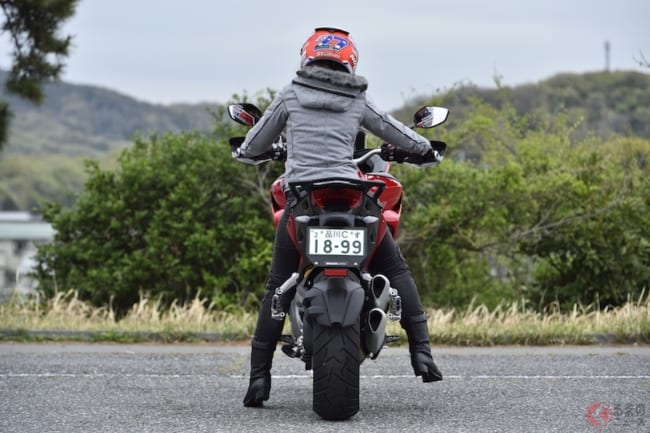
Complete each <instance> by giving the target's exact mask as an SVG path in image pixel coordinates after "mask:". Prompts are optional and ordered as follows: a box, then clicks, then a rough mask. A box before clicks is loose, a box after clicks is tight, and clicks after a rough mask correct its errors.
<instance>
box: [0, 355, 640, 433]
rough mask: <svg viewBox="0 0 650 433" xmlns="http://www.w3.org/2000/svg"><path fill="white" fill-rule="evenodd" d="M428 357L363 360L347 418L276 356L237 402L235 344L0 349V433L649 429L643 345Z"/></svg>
mask: <svg viewBox="0 0 650 433" xmlns="http://www.w3.org/2000/svg"><path fill="white" fill-rule="evenodd" d="M435 352H436V359H437V361H438V363H439V366H440V368H441V370H442V371H443V374H444V375H445V380H444V381H443V382H439V383H433V384H423V383H421V382H420V381H418V380H416V379H415V378H414V377H413V376H412V373H411V371H410V365H409V361H408V353H407V351H406V350H405V349H403V348H387V349H385V350H384V351H383V352H382V354H381V356H380V357H379V358H378V359H377V360H376V361H370V360H367V361H365V362H364V364H363V365H362V368H361V373H362V375H363V377H362V378H361V410H360V412H359V414H357V415H356V416H355V417H354V418H352V419H351V420H349V421H345V422H327V421H323V420H321V419H320V418H319V417H318V416H317V415H315V414H314V413H313V412H312V410H311V377H310V375H309V372H306V371H304V369H303V367H302V365H301V364H300V363H299V362H298V361H295V360H293V359H290V358H287V357H286V356H285V355H283V354H282V353H281V352H280V351H279V350H278V352H277V354H276V361H275V364H274V369H273V373H274V377H273V390H272V395H271V400H270V401H269V402H268V404H267V405H266V407H265V408H264V409H246V408H244V407H243V406H242V404H241V399H242V397H243V394H244V391H245V389H246V386H247V372H248V354H249V353H248V347H247V346H220V345H207V344H206V345H113V344H52V343H48V344H18V343H3V344H0V432H3V433H13V432H16V433H18V432H20V433H27V432H38V433H44V432H65V433H77V432H78V433H91V432H110V433H118V432H129V433H131V432H210V433H215V432H242V433H243V432H249V431H250V432H370V431H391V432H407V431H408V432H518V433H521V432H600V431H607V432H642V433H650V347H627V346H621V347H561V348H558V347H548V348H503V347H501V348H485V349H471V348H466V349H463V348H435ZM590 423H591V424H590ZM605 424H607V425H605ZM592 425H593V426H592ZM603 425H605V426H604V427H603Z"/></svg>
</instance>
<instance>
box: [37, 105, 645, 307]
mask: <svg viewBox="0 0 650 433" xmlns="http://www.w3.org/2000/svg"><path fill="white" fill-rule="evenodd" d="M506 97H507V95H506ZM236 99H237V98H236ZM242 99H245V98H242ZM268 101H269V98H266V99H265V98H260V99H258V101H256V103H257V104H258V105H259V106H261V107H264V106H265V104H267V103H268ZM472 103H473V109H472V110H471V111H470V112H469V114H468V115H467V118H466V119H463V120H462V121H460V122H457V123H454V120H453V117H452V118H451V119H450V121H449V122H448V124H445V125H444V126H442V127H440V128H436V129H434V130H430V131H427V132H426V134H430V135H431V136H432V137H435V138H437V139H442V140H445V141H446V142H447V143H448V144H449V148H450V151H449V153H448V157H447V159H446V160H445V161H444V162H443V163H442V164H441V165H440V166H438V167H435V168H431V169H417V168H412V167H408V166H399V165H395V166H394V168H393V174H394V175H395V176H396V177H397V178H398V179H400V181H401V182H402V184H403V185H404V192H405V199H404V212H403V214H402V223H401V229H400V236H399V238H398V243H399V244H400V247H401V248H402V251H403V252H404V255H405V256H406V258H407V261H408V263H409V265H410V267H411V269H412V270H413V273H414V276H415V279H416V283H417V284H418V287H419V289H420V292H421V294H422V297H423V299H424V301H425V304H427V306H432V304H433V305H435V306H454V307H457V308H462V307H465V306H467V305H469V304H470V303H471V302H479V303H482V304H486V305H487V306H488V307H494V306H496V305H497V304H500V303H503V302H506V303H511V302H512V301H514V300H519V299H521V298H524V299H526V300H527V302H530V303H533V305H538V306H539V307H540V308H543V307H544V306H545V305H546V304H548V303H551V302H554V303H559V304H561V305H564V306H571V305H573V304H574V303H581V304H594V305H600V306H603V307H604V306H606V305H608V304H611V305H620V304H622V303H624V302H625V301H626V300H627V299H628V296H631V297H633V298H638V297H639V296H640V295H641V293H642V292H643V290H645V289H647V287H648V282H649V281H650V193H648V191H650V181H649V180H648V179H649V178H650V176H648V175H649V174H650V173H649V171H650V168H649V167H648V161H647V155H649V154H650V142H648V141H646V140H640V139H621V138H614V139H611V140H609V141H606V142H604V141H603V139H602V138H598V139H597V138H589V137H587V138H585V134H584V131H583V130H582V129H581V127H580V125H579V124H576V123H575V122H574V121H573V120H571V119H572V117H571V116H565V115H563V114H562V113H557V114H556V115H555V116H549V115H548V114H544V113H530V114H529V115H527V116H521V115H519V114H517V112H516V110H515V109H514V108H513V107H512V106H511V105H508V104H504V105H503V107H502V108H500V109H495V108H491V107H489V106H487V105H485V104H483V103H481V102H480V101H478V100H474V101H473V102H472ZM452 114H453V112H452ZM214 117H215V128H214V135H215V136H216V137H217V139H216V140H214V139H212V138H209V137H206V136H203V135H200V134H198V133H183V134H178V135H172V134H167V135H164V136H161V137H158V136H153V137H151V138H149V139H143V138H137V139H135V140H134V143H133V145H132V147H131V148H129V149H126V150H124V151H123V153H122V154H121V157H120V158H119V161H118V163H117V164H116V167H115V168H111V169H108V170H106V169H101V168H100V167H99V164H98V163H97V162H88V163H87V166H86V173H87V176H86V177H87V181H86V184H85V189H84V191H83V193H82V194H80V195H79V197H77V198H76V200H75V203H74V206H73V207H72V208H70V209H65V210H64V209H63V207H62V206H61V205H60V204H56V203H50V204H48V205H47V206H46V207H45V212H44V218H45V219H46V220H47V221H50V222H52V223H53V225H54V228H55V229H56V230H57V235H56V238H55V240H54V242H53V243H52V244H49V245H45V246H43V247H41V248H40V249H39V252H38V262H39V271H38V278H39V280H40V284H41V288H42V289H43V290H44V291H45V292H46V294H50V295H51V294H52V293H53V292H54V291H56V290H70V289H74V290H77V291H78V293H79V295H80V297H81V298H82V299H84V300H90V301H92V302H93V303H94V304H95V305H100V306H101V305H107V304H109V303H111V304H112V305H113V307H114V308H116V309H117V310H118V311H125V310H126V309H128V308H130V307H131V305H132V304H133V303H135V302H137V301H138V299H139V296H140V293H141V292H147V293H149V294H150V295H152V296H155V297H159V298H161V299H162V301H163V302H164V303H166V304H169V303H170V302H173V301H174V300H176V301H179V302H184V301H187V300H188V299H191V298H193V297H195V296H196V294H197V293H199V292H200V293H201V295H202V296H208V297H210V298H211V299H212V300H213V301H214V302H215V303H216V305H217V306H218V307H219V308H227V307H228V306H229V305H242V304H246V302H248V301H250V300H255V299H257V298H259V295H261V293H262V291H263V287H264V280H265V278H266V275H267V272H268V266H269V262H270V256H271V247H272V241H273V226H272V223H271V219H270V215H269V212H268V207H269V194H268V187H269V185H270V183H271V181H272V180H273V179H275V177H276V176H277V175H278V174H279V173H280V172H281V171H282V169H283V167H282V164H277V163H271V164H265V165H261V166H256V167H252V166H243V165H241V164H239V163H237V162H236V161H233V160H232V158H231V156H230V149H229V147H228V146H227V144H226V143H225V142H224V139H225V138H226V137H231V136H235V135H242V134H243V133H244V132H245V131H244V130H243V129H242V127H240V126H237V125H234V123H233V122H231V121H230V120H228V119H227V118H225V117H224V111H223V108H222V109H220V110H219V111H218V112H216V113H214ZM576 131H580V133H576ZM371 142H372V143H374V144H375V145H376V140H374V141H371ZM463 155H464V156H465V157H463ZM250 306H252V304H251V305H250Z"/></svg>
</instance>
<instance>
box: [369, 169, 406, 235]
mask: <svg viewBox="0 0 650 433" xmlns="http://www.w3.org/2000/svg"><path fill="white" fill-rule="evenodd" d="M365 178H366V179H368V180H375V181H376V180H378V181H381V182H384V184H385V185H386V187H385V188H384V191H383V192H382V193H381V195H380V196H379V199H380V200H381V202H382V203H383V204H384V210H383V212H382V216H383V218H384V220H385V221H386V224H388V226H389V227H390V231H391V235H392V236H393V238H396V237H397V229H398V228H399V219H400V215H401V214H402V184H401V183H399V182H398V180H397V179H395V178H394V177H393V176H391V175H388V174H386V175H384V174H379V173H372V174H368V175H366V176H365Z"/></svg>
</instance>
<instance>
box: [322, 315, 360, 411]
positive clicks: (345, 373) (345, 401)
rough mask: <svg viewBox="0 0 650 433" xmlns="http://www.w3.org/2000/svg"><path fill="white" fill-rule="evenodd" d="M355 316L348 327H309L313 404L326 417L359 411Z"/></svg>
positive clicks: (358, 353)
mask: <svg viewBox="0 0 650 433" xmlns="http://www.w3.org/2000/svg"><path fill="white" fill-rule="evenodd" d="M359 328H360V326H359V319H357V321H356V323H355V324H354V325H352V326H346V327H344V328H342V327H340V326H333V327H327V326H321V325H319V324H318V323H314V326H313V330H312V332H313V334H312V336H313V342H314V343H313V357H312V368H313V370H314V385H313V386H314V401H313V407H314V412H316V413H317V414H318V415H320V416H321V417H323V418H325V419H328V420H342V419H348V418H350V417H351V416H353V415H354V414H356V413H357V412H358V411H359V370H360V361H359V357H360V350H359V349H360V341H361V337H360V332H359Z"/></svg>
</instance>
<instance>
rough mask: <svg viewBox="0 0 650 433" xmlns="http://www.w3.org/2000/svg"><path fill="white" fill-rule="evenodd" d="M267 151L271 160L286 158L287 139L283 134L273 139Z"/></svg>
mask: <svg viewBox="0 0 650 433" xmlns="http://www.w3.org/2000/svg"><path fill="white" fill-rule="evenodd" d="M269 152H270V155H269V157H270V158H271V159H272V160H273V161H286V160H287V140H286V139H285V138H284V136H283V135H280V136H279V137H278V139H277V140H275V142H274V143H273V146H272V147H271V150H270V151H269Z"/></svg>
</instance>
